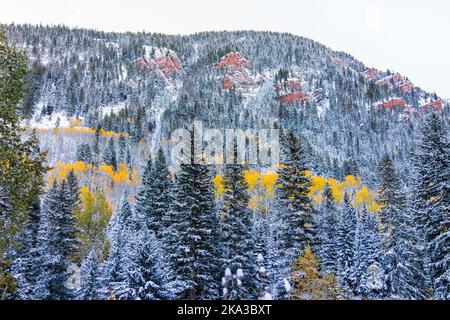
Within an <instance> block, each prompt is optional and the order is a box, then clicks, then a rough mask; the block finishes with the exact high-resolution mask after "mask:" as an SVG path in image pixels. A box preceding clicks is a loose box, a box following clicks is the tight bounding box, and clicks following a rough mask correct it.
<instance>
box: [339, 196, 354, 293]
mask: <svg viewBox="0 0 450 320" xmlns="http://www.w3.org/2000/svg"><path fill="white" fill-rule="evenodd" d="M337 226H338V230H337V240H338V241H337V243H338V245H337V276H338V280H339V285H340V286H341V289H342V292H343V293H344V294H345V293H347V294H348V293H350V292H351V290H352V288H353V283H352V281H351V275H352V270H353V266H354V261H353V257H354V252H355V248H354V246H355V232H356V212H355V209H354V208H353V206H352V204H351V201H350V197H349V195H348V193H344V200H343V204H342V206H341V209H340V212H339V215H338V223H337Z"/></svg>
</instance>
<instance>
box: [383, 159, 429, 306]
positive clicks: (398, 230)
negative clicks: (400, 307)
mask: <svg viewBox="0 0 450 320" xmlns="http://www.w3.org/2000/svg"><path fill="white" fill-rule="evenodd" d="M378 172H379V186H378V198H377V202H378V203H379V204H380V205H381V211H380V223H381V231H382V234H381V243H382V250H383V268H384V270H385V274H386V295H387V296H388V297H402V298H407V299H408V298H422V297H423V293H420V290H421V289H420V287H421V284H420V282H422V281H421V280H420V279H423V275H422V273H423V271H420V270H421V267H420V260H418V258H417V257H419V256H420V255H419V254H418V253H420V250H419V245H420V244H421V243H420V241H419V237H418V235H419V234H418V231H417V229H416V228H417V226H416V225H415V223H414V221H413V217H412V215H411V214H410V213H409V208H408V205H407V201H406V200H407V199H406V195H405V191H404V188H403V186H402V183H401V181H400V178H399V176H398V174H397V171H396V169H395V167H394V164H393V162H392V159H391V158H390V157H389V155H385V156H384V157H383V159H382V161H381V163H380V165H379V171H378Z"/></svg>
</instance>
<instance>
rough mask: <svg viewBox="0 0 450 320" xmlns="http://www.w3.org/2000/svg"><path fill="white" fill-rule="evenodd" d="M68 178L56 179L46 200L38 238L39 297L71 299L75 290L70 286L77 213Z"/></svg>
mask: <svg viewBox="0 0 450 320" xmlns="http://www.w3.org/2000/svg"><path fill="white" fill-rule="evenodd" d="M71 204H72V198H71V195H69V189H68V187H67V182H66V181H65V180H64V181H63V182H62V183H61V185H59V186H58V185H57V184H56V183H54V184H53V186H52V187H51V188H50V190H49V191H48V193H47V195H46V197H45V199H44V204H43V208H42V210H43V215H42V216H43V219H42V222H41V227H40V234H39V239H38V249H37V251H38V255H39V258H38V259H39V267H38V268H39V271H40V272H39V278H38V281H37V282H38V283H37V285H36V288H35V294H34V296H35V298H36V299H52V300H67V299H71V298H72V297H73V292H72V290H70V289H69V288H68V287H67V284H68V279H69V274H68V270H67V269H68V267H69V265H70V263H71V260H70V258H71V255H72V254H73V253H74V252H75V251H76V244H77V242H76V239H75V236H76V227H75V217H74V216H73V214H72V207H71Z"/></svg>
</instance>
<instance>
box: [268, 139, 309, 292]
mask: <svg viewBox="0 0 450 320" xmlns="http://www.w3.org/2000/svg"><path fill="white" fill-rule="evenodd" d="M282 138H283V139H282V150H281V151H282V153H281V155H282V163H283V165H282V166H281V167H280V169H279V170H278V181H277V184H278V185H279V187H278V188H277V189H276V192H275V200H274V201H275V204H274V209H273V210H274V215H275V216H276V217H274V219H273V220H274V222H275V223H276V225H277V229H276V230H274V232H275V235H274V236H275V239H276V242H277V243H276V252H277V253H276V256H277V258H276V259H277V260H278V262H277V266H276V267H275V268H274V275H275V277H276V279H274V280H275V282H276V283H277V287H278V288H279V289H280V290H279V291H280V293H279V294H281V292H283V287H284V285H283V282H285V281H284V279H285V278H286V279H287V278H289V277H290V274H291V272H290V270H289V269H290V266H291V265H292V263H294V262H295V261H296V259H297V257H298V256H299V255H300V253H301V252H303V250H304V248H305V246H306V245H307V244H308V243H309V244H313V240H314V237H315V230H314V229H315V227H314V216H313V213H314V210H313V208H312V205H311V199H310V198H309V196H308V193H309V187H310V185H311V179H310V178H309V177H308V175H307V170H308V168H307V155H306V151H305V148H304V144H303V142H302V140H300V139H299V138H298V137H297V136H296V135H295V134H294V133H293V132H292V131H290V132H288V133H287V135H286V136H284V135H283V136H282ZM313 249H314V250H315V248H313ZM286 281H288V280H286Z"/></svg>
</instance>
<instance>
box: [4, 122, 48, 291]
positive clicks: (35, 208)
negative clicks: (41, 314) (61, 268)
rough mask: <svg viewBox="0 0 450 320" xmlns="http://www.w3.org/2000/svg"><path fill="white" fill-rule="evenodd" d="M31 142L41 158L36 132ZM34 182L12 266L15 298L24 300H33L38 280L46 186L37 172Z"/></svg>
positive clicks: (34, 154)
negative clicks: (43, 197) (34, 287)
mask: <svg viewBox="0 0 450 320" xmlns="http://www.w3.org/2000/svg"><path fill="white" fill-rule="evenodd" d="M29 140H30V141H31V143H32V144H33V145H35V151H34V152H33V157H39V156H40V150H39V146H38V142H39V140H38V138H37V136H36V132H35V131H34V130H33V131H32V133H31V135H30V138H29ZM33 180H34V183H33V184H32V186H33V187H32V188H31V189H30V191H31V193H30V203H29V209H28V212H27V221H26V223H25V225H24V226H23V229H22V230H21V232H20V233H19V235H18V237H17V242H18V244H19V246H18V248H17V250H16V251H15V252H14V254H13V256H14V261H13V264H12V270H13V273H14V277H15V278H16V292H15V293H14V296H15V297H17V298H19V299H22V300H27V299H30V298H31V294H32V289H33V286H34V283H35V281H36V279H37V273H36V268H35V266H36V265H38V264H37V253H36V247H37V241H38V240H37V239H38V231H39V225H40V220H41V200H40V195H41V193H42V186H43V184H44V182H43V175H42V173H39V172H37V173H36V175H35V176H34V177H33Z"/></svg>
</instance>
